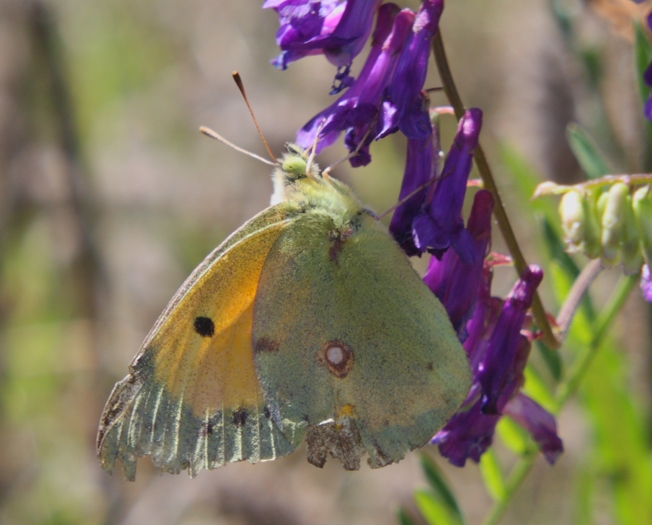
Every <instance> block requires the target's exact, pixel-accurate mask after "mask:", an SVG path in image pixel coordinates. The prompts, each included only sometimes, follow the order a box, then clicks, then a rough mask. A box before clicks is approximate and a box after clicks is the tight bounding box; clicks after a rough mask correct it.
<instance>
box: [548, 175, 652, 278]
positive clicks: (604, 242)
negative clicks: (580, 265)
mask: <svg viewBox="0 0 652 525" xmlns="http://www.w3.org/2000/svg"><path fill="white" fill-rule="evenodd" d="M559 214H560V216H561V223H562V227H563V229H564V235H565V238H566V239H565V240H566V243H567V245H568V251H569V252H571V253H573V252H583V253H585V254H586V255H587V256H588V257H590V258H591V259H597V258H600V259H601V260H602V263H603V264H604V265H605V266H607V267H610V266H615V265H617V264H621V265H622V267H623V271H624V272H625V273H626V274H635V273H638V272H639V271H640V270H641V265H642V264H643V262H644V261H645V262H646V263H648V264H649V263H650V261H652V189H651V188H650V186H649V185H648V186H643V187H641V188H638V189H637V190H636V191H635V192H634V193H633V195H632V189H631V188H630V186H629V185H628V184H625V183H624V182H620V181H619V182H615V183H614V184H612V185H611V186H610V187H609V188H608V189H594V190H592V191H591V190H588V189H586V188H580V187H573V188H571V189H569V190H568V191H566V192H565V193H564V195H563V197H562V199H561V202H560V203H559Z"/></svg>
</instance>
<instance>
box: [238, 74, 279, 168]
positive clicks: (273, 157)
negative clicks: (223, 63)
mask: <svg viewBox="0 0 652 525" xmlns="http://www.w3.org/2000/svg"><path fill="white" fill-rule="evenodd" d="M231 76H233V80H235V83H236V85H237V86H238V89H239V90H240V93H242V98H244V101H245V104H247V109H248V110H249V113H250V114H251V118H252V119H253V120H254V126H256V129H257V130H258V135H259V136H260V138H261V140H262V141H263V145H264V146H265V149H266V150H267V153H268V154H269V156H270V157H271V158H272V160H273V161H274V162H275V163H278V159H277V158H276V157H275V156H274V154H273V153H272V150H271V149H270V147H269V144H267V141H266V140H265V135H263V132H262V131H261V129H260V126H259V125H258V121H257V120H256V115H254V110H253V108H252V107H251V104H249V99H248V98H247V93H246V92H245V88H244V84H243V83H242V79H241V78H240V73H238V72H237V71H234V72H233V73H231Z"/></svg>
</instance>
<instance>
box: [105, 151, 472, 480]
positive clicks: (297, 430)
mask: <svg viewBox="0 0 652 525" xmlns="http://www.w3.org/2000/svg"><path fill="white" fill-rule="evenodd" d="M272 178H273V182H274V194H273V196H272V205H271V206H270V207H269V208H267V209H265V210H264V211H262V212H261V213H259V214H258V215H256V216H255V217H253V218H252V219H250V220H249V221H247V222H246V223H245V224H244V225H243V226H242V227H240V228H239V229H238V230H236V231H235V232H234V233H233V234H232V235H231V236H230V237H228V238H227V239H226V240H225V241H224V242H223V243H222V244H221V245H220V246H218V247H217V248H216V249H215V250H214V251H213V252H212V253H211V254H210V255H208V257H207V258H206V259H205V260H204V261H203V262H202V263H201V264H200V265H199V266H198V267H197V268H196V269H195V270H194V272H193V273H192V274H191V275H190V277H188V279H187V280H186V281H185V282H184V283H183V285H182V286H181V288H180V289H179V290H178V291H177V293H176V294H175V295H174V297H173V298H172V300H171V301H170V303H169V304H168V306H167V307H166V309H165V310H164V311H163V313H162V314H161V316H160V317H159V319H158V320H157V321H156V324H155V325H154V327H153V328H152V330H151V331H150V333H149V335H148V336H147V338H146V339H145V341H144V343H143V345H142V347H141V349H140V351H139V353H138V354H137V355H136V357H135V358H134V360H133V362H132V363H131V366H130V369H129V375H127V377H125V378H124V379H123V380H122V381H120V382H118V383H117V384H116V385H115V387H114V388H113V391H112V392H111V394H110V397H109V399H108V401H107V403H106V406H105V408H104V412H103V414H102V416H101V421H100V427H99V431H98V436H97V452H98V456H99V460H100V463H101V466H102V467H103V468H104V469H105V470H106V471H108V472H112V470H113V468H114V466H115V463H116V460H119V461H120V462H121V463H122V466H123V470H124V473H125V476H126V477H127V479H129V480H133V479H135V476H136V463H137V460H138V458H139V457H141V456H146V455H150V456H151V459H152V462H153V464H154V465H155V466H156V467H159V468H160V469H162V470H164V471H167V472H171V473H178V472H180V471H181V470H185V469H187V470H188V471H189V474H190V475H191V476H194V475H196V474H197V472H199V471H200V470H201V469H213V468H217V467H221V466H223V465H225V464H227V463H232V462H236V461H242V460H249V461H250V462H252V463H256V462H259V461H268V460H273V459H275V458H278V457H281V456H285V455H287V454H290V453H291V452H293V451H294V450H296V449H297V448H298V447H299V445H300V444H301V443H302V442H304V441H305V442H306V444H307V455H308V461H309V462H310V463H312V464H313V465H316V466H318V467H322V466H323V465H324V463H325V462H326V459H327V457H328V455H329V454H330V455H331V456H332V457H334V458H336V459H338V460H339V461H341V463H342V465H343V467H344V468H345V469H347V470H357V469H359V467H360V461H361V458H362V457H363V456H364V455H365V454H366V455H367V456H368V458H367V462H368V464H369V465H370V466H371V467H372V468H378V467H383V466H385V465H388V464H390V463H394V462H397V461H399V460H401V459H402V458H404V456H405V454H406V453H407V452H408V451H410V450H413V449H415V448H418V447H421V446H423V445H424V444H425V443H427V442H428V440H429V439H430V438H431V437H432V436H433V435H434V434H435V433H436V432H437V431H438V430H439V429H440V428H441V427H442V426H443V425H444V424H445V423H446V421H447V420H448V419H449V418H450V417H451V416H452V415H453V414H454V413H455V411H456V410H457V408H458V407H459V406H460V404H461V403H462V401H463V400H464V399H465V397H466V395H467V393H468V391H469V388H470V385H471V372H470V367H469V363H468V359H467V356H466V353H465V351H464V349H463V347H462V346H461V344H460V343H459V341H458V339H457V337H456V334H455V332H454V331H453V328H452V326H451V324H450V321H449V320H448V317H447V314H446V311H445V310H444V308H443V306H442V304H441V303H440V302H439V300H438V299H437V298H436V297H435V295H434V294H433V293H432V292H431V291H430V290H429V289H428V288H427V286H426V285H425V284H424V283H423V282H422V281H421V279H420V278H419V276H418V275H417V273H416V272H415V270H414V269H413V268H412V266H411V264H410V262H409V260H408V258H407V257H406V256H405V254H404V253H403V252H402V250H401V249H400V247H399V246H398V244H397V243H396V242H395V241H394V239H393V238H392V237H391V236H390V234H389V232H388V231H387V228H386V227H385V226H384V225H383V224H382V223H381V222H380V221H379V220H377V217H376V215H375V214H374V213H373V211H371V210H370V209H369V208H367V207H365V206H364V205H362V204H361V203H360V201H359V200H358V199H357V198H356V196H355V195H354V194H353V192H352V191H351V189H350V188H349V187H348V186H347V185H345V184H344V183H342V182H340V181H338V180H337V179H335V178H333V177H331V176H330V175H328V174H327V173H324V172H321V171H320V170H319V168H318V166H317V165H316V164H314V163H311V160H309V158H308V155H307V153H306V151H305V150H303V149H302V148H300V147H298V146H296V145H288V146H287V153H286V154H285V155H284V157H283V158H282V159H281V161H280V162H279V163H278V165H277V167H276V168H275V170H274V173H273V176H272Z"/></svg>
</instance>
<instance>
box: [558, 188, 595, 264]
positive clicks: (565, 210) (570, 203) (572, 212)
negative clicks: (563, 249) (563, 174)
mask: <svg viewBox="0 0 652 525" xmlns="http://www.w3.org/2000/svg"><path fill="white" fill-rule="evenodd" d="M591 199H592V197H591V196H588V197H587V196H586V195H584V194H583V193H582V192H580V191H578V190H571V191H569V192H567V193H565V194H564V196H563V197H562V199H561V202H560V203H559V214H560V215H561V222H562V226H563V228H564V234H565V236H566V242H567V243H568V251H569V252H571V253H572V252H577V251H584V252H585V253H586V255H587V256H588V257H590V258H591V259H595V258H597V257H599V256H600V226H599V225H598V221H597V219H596V217H595V213H594V211H593V205H592V202H591Z"/></svg>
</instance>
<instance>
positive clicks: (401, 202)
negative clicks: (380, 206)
mask: <svg viewBox="0 0 652 525" xmlns="http://www.w3.org/2000/svg"><path fill="white" fill-rule="evenodd" d="M436 180H437V178H436V177H433V178H431V179H430V180H429V181H428V182H426V183H425V184H422V185H421V186H419V187H418V188H417V189H416V190H414V191H411V192H410V193H409V194H408V195H406V196H405V197H403V198H402V199H401V200H400V201H398V202H397V203H396V204H394V206H392V207H391V208H389V209H387V210H385V211H384V212H383V213H381V214H380V215H378V216H377V217H376V218H377V220H380V219H382V218H383V217H386V216H387V215H389V214H390V213H392V212H393V211H394V210H395V209H396V208H398V207H399V206H400V205H401V204H404V203H405V202H407V201H409V200H410V199H411V198H412V197H414V196H415V195H416V194H417V193H419V192H420V191H421V190H423V189H425V188H427V187H428V186H430V185H431V184H432V183H433V182H435V181H436Z"/></svg>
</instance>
